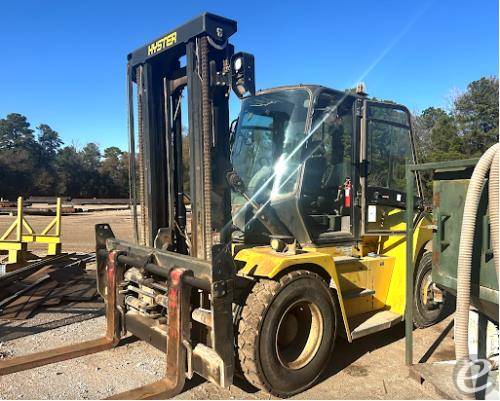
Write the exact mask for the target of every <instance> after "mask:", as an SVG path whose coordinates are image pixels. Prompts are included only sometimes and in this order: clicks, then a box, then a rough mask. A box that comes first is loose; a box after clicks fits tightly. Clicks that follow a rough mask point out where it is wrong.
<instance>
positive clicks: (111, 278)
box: [0, 252, 120, 376]
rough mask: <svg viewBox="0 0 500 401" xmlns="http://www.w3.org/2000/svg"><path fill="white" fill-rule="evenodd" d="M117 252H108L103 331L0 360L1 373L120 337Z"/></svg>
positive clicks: (108, 344) (89, 350)
mask: <svg viewBox="0 0 500 401" xmlns="http://www.w3.org/2000/svg"><path fill="white" fill-rule="evenodd" d="M117 256H118V253H117V252H110V253H109V256H108V263H107V269H106V274H107V295H106V322H107V326H106V334H105V335H104V337H101V338H98V339H96V340H90V341H85V342H82V343H78V344H71V345H65V346H63V347H59V348H54V349H51V350H48V351H42V352H37V353H35V354H30V355H23V356H19V357H16V358H11V359H6V360H3V361H0V376H3V375H8V374H10V373H16V372H22V371H23V370H28V369H33V368H37V367H40V366H45V365H49V364H51V363H55V362H61V361H65V360H68V359H73V358H78V357H80V356H83V355H88V354H93V353H96V352H101V351H105V350H107V349H110V348H113V347H114V346H116V345H117V344H118V342H119V341H120V326H119V321H118V316H117V309H116V268H117V264H116V258H117Z"/></svg>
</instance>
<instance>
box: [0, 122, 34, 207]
mask: <svg viewBox="0 0 500 401" xmlns="http://www.w3.org/2000/svg"><path fill="white" fill-rule="evenodd" d="M36 160H37V157H36V142H35V138H34V135H33V130H32V129H31V128H30V124H29V122H28V119H27V118H26V117H25V116H23V115H21V114H18V113H11V114H9V115H7V116H6V118H4V119H0V169H1V171H2V173H1V175H2V188H1V189H0V191H1V192H0V196H2V197H6V198H10V199H15V198H16V197H17V196H19V195H24V196H25V195H27V194H28V193H29V191H30V189H31V188H32V186H33V185H32V183H33V171H34V170H35V167H36Z"/></svg>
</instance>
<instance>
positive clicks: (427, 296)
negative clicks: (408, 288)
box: [413, 252, 452, 329]
mask: <svg viewBox="0 0 500 401" xmlns="http://www.w3.org/2000/svg"><path fill="white" fill-rule="evenodd" d="M431 274H432V252H426V253H424V254H423V255H422V258H421V259H420V262H419V264H418V268H417V271H416V274H415V285H414V290H413V291H414V292H413V324H414V325H415V327H417V328H419V329H422V328H425V327H429V326H432V325H434V324H436V323H438V322H440V321H441V320H442V319H444V318H445V317H446V316H447V315H448V314H449V312H450V311H451V309H452V300H451V298H450V295H449V294H448V293H446V291H444V290H441V289H439V288H437V287H436V285H435V284H434V283H433V282H432V277H431Z"/></svg>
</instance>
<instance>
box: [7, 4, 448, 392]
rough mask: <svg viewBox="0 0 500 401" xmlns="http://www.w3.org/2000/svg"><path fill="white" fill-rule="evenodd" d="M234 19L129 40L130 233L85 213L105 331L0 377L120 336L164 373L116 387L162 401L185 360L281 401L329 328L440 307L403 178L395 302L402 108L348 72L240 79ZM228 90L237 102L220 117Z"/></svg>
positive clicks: (421, 322)
mask: <svg viewBox="0 0 500 401" xmlns="http://www.w3.org/2000/svg"><path fill="white" fill-rule="evenodd" d="M235 32H236V22H235V21H232V20H229V19H226V18H223V17H219V16H216V15H213V14H209V13H206V14H203V15H201V16H199V17H197V18H195V19H194V20H192V21H190V22H188V23H186V24H185V25H182V26H180V27H178V28H177V29H175V30H173V31H170V32H168V33H167V34H166V35H164V36H162V37H160V38H158V39H157V40H154V41H153V42H151V43H149V44H147V45H146V46H144V47H142V48H140V49H138V50H136V51H134V52H132V53H131V54H129V56H128V64H127V71H128V84H129V130H130V132H129V134H130V135H129V137H130V148H131V149H132V150H134V149H138V154H137V155H136V152H134V151H132V152H131V160H130V166H131V168H130V171H131V175H130V177H131V196H132V204H133V217H134V218H133V221H134V232H135V242H134V243H129V242H124V241H121V240H119V239H116V238H115V237H114V235H113V232H112V230H111V227H110V226H109V225H107V224H101V225H98V226H96V242H97V246H96V253H97V260H98V266H97V277H98V289H99V293H100V294H101V295H102V297H103V298H104V300H105V302H106V306H107V323H108V328H107V332H106V336H105V337H103V338H102V339H99V340H93V341H89V342H86V343H83V344H77V345H71V346H67V347H64V348H60V349H56V350H51V351H47V352H44V353H41V354H35V355H28V356H25V357H21V358H15V359H12V360H4V361H0V374H8V373H12V372H17V371H20V370H24V369H27V368H30V367H34V366H41V365H45V364H48V363H53V362H57V361H61V360H64V359H68V358H72V357H76V356H80V355H83V354H88V353H92V352H98V351H101V350H103V349H106V348H110V347H113V346H116V345H117V344H119V341H120V338H122V337H123V336H124V334H125V333H127V332H129V333H132V334H133V335H135V336H137V337H139V338H140V339H142V340H145V341H147V342H149V343H151V344H152V345H154V346H156V347H157V348H159V349H161V350H164V351H165V352H166V374H165V378H164V379H162V380H160V381H159V382H155V383H152V384H149V385H146V386H145V387H141V388H139V389H133V390H130V391H128V392H126V393H122V394H119V395H117V396H116V398H157V397H170V396H173V395H175V394H176V393H178V392H180V391H181V390H182V388H183V385H184V382H185V379H186V378H188V379H189V378H191V377H193V375H194V374H195V373H196V374H198V375H200V376H202V377H204V378H205V379H207V380H210V381H212V382H214V383H216V384H218V385H220V386H224V387H227V386H229V385H231V383H232V381H233V376H234V375H235V374H239V375H242V376H244V377H245V378H246V379H247V380H248V381H249V382H250V383H251V384H252V385H254V386H256V387H258V388H260V389H263V390H265V391H267V392H269V393H271V394H274V395H277V396H281V397H287V396H291V395H293V394H296V393H299V392H301V391H303V390H305V389H307V388H309V387H310V386H312V385H313V384H314V383H315V381H316V380H317V379H318V377H319V376H320V374H321V373H322V372H323V370H324V369H325V368H326V367H327V365H328V363H329V361H330V359H331V358H335V355H336V354H338V353H341V352H343V351H342V350H341V349H336V348H335V343H336V339H337V336H339V335H340V336H344V337H345V338H347V340H348V341H349V342H352V341H354V340H356V339H358V338H361V337H364V336H366V335H369V334H371V333H375V332H378V331H381V330H384V329H387V328H389V327H391V326H393V325H395V324H397V323H399V322H401V321H402V320H403V319H404V314H405V308H413V316H414V324H415V325H416V326H417V327H426V326H429V325H431V324H433V323H435V322H436V321H438V320H439V319H440V318H441V317H442V315H443V313H445V311H446V301H447V296H446V294H445V293H444V292H443V291H441V290H440V289H439V288H437V287H436V286H435V285H434V284H433V282H432V279H431V267H432V263H431V260H432V253H431V242H430V241H431V237H432V226H431V220H430V217H429V215H428V214H426V213H425V212H424V208H423V201H422V195H421V184H420V181H419V177H418V174H415V175H414V176H412V180H415V183H414V184H415V187H416V196H415V199H413V201H412V202H411V203H412V204H414V205H415V208H414V214H413V215H414V218H413V222H412V225H413V227H412V229H413V243H412V244H411V246H412V253H413V255H414V258H413V269H412V271H413V274H414V278H415V280H414V282H415V289H414V295H415V297H414V299H415V302H414V303H413V305H407V304H406V301H405V300H406V294H405V278H406V273H405V272H406V262H405V251H406V220H405V205H406V193H405V187H406V177H405V165H406V164H407V163H414V162H415V151H414V145H413V136H412V129H411V120H410V113H409V111H408V110H407V108H406V107H404V106H401V105H398V104H395V103H388V102H380V101H375V100H370V99H369V98H368V97H367V95H366V93H365V92H364V88H363V86H362V85H360V86H359V87H358V88H357V90H356V91H353V92H352V93H351V92H344V91H336V90H333V89H329V88H326V87H323V86H318V85H294V86H286V87H278V88H273V89H268V90H263V91H259V92H256V91H255V73H254V57H253V56H252V55H251V54H249V53H243V52H235V51H234V47H233V45H231V44H230V42H229V38H230V37H231V36H232V35H233V34H234V33H235ZM230 92H234V93H235V94H236V95H237V96H238V97H239V98H240V99H241V111H240V113H239V117H238V118H237V119H236V120H235V121H233V122H232V123H231V124H230V123H229V103H228V99H229V95H230ZM183 94H184V95H187V101H183V100H182V97H183ZM186 105H187V113H188V121H189V124H188V125H189V127H188V130H189V133H188V139H189V140H188V141H186V140H185V138H184V134H183V126H182V121H183V119H182V113H183V112H184V111H185V110H183V108H186ZM183 146H188V149H184V151H183ZM187 150H188V152H186V151H187ZM187 153H189V161H188V163H183V162H186V160H185V158H184V159H183V154H184V155H185V154H187ZM185 164H189V174H188V172H187V171H185V169H184V165H185ZM187 175H189V180H188V179H187V177H185V176H187ZM187 182H189V185H187V184H186V183H187ZM186 198H189V207H188V209H189V210H186V209H187V207H186V206H187V205H186Z"/></svg>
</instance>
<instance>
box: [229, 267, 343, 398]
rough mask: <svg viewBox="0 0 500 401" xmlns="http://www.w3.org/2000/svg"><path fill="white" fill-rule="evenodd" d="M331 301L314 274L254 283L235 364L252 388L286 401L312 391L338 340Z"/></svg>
mask: <svg viewBox="0 0 500 401" xmlns="http://www.w3.org/2000/svg"><path fill="white" fill-rule="evenodd" d="M337 327H338V314H337V307H336V301H335V298H334V297H333V295H332V292H331V290H330V288H329V287H328V285H327V283H326V282H325V281H324V280H323V279H322V278H321V277H320V276H319V275H317V274H315V273H312V272H309V271H304V270H299V271H294V272H291V273H289V274H287V275H285V276H283V277H282V278H281V279H280V280H279V281H272V280H260V281H258V282H257V283H256V284H255V285H254V287H253V289H252V291H251V293H250V294H249V296H248V297H247V299H246V302H245V305H244V306H243V310H242V314H241V319H240V321H239V324H238V328H237V329H238V332H237V345H238V358H239V362H240V366H241V370H242V372H243V374H244V376H245V378H246V379H247V380H248V381H249V382H250V383H251V384H252V385H254V386H255V387H258V388H260V389H262V390H265V391H267V392H269V393H271V394H273V395H276V396H279V397H288V396H291V395H294V394H297V393H299V392H301V391H304V390H306V389H307V388H309V387H311V386H312V385H313V384H314V383H315V381H316V380H317V379H318V377H319V376H320V375H321V373H322V372H323V370H324V369H325V368H326V367H327V364H328V361H329V360H330V357H331V355H332V351H333V346H334V343H335V339H336V336H337Z"/></svg>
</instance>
